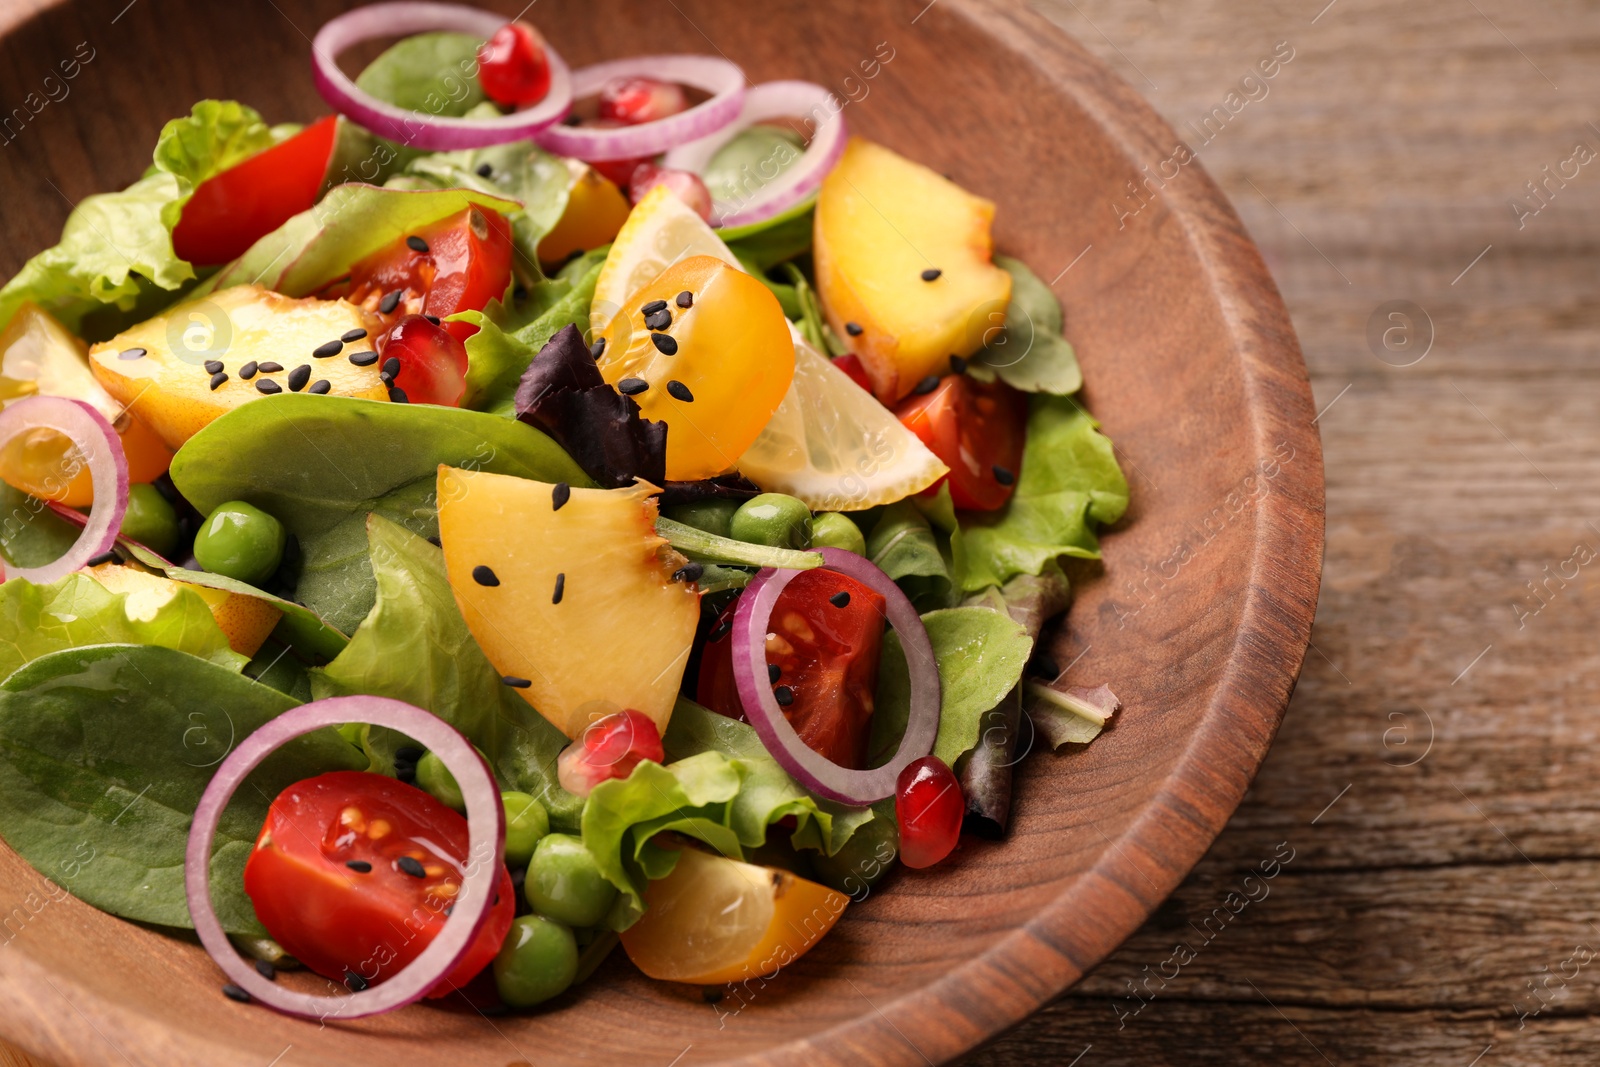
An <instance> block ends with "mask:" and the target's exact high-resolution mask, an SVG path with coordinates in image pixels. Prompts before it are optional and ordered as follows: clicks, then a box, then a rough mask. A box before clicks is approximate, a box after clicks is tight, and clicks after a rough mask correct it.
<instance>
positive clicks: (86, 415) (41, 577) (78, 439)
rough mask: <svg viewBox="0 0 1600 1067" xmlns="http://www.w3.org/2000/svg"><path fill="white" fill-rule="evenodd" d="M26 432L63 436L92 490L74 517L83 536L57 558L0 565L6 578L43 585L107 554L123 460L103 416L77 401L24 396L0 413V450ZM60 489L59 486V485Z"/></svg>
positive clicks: (124, 474)
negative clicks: (86, 508) (84, 510)
mask: <svg viewBox="0 0 1600 1067" xmlns="http://www.w3.org/2000/svg"><path fill="white" fill-rule="evenodd" d="M30 430H54V431H56V432H57V433H59V434H62V435H63V436H65V437H67V438H68V439H69V440H70V441H71V442H72V443H73V445H74V446H75V447H76V448H77V450H78V454H79V455H81V456H82V457H83V462H84V465H85V466H86V467H88V469H89V479H90V485H91V486H92V487H93V489H94V505H95V506H94V509H93V510H92V511H91V512H90V514H89V517H88V518H87V519H85V518H84V517H83V516H82V515H81V514H78V513H76V512H75V513H74V514H77V518H78V523H79V525H81V526H82V527H83V532H82V533H81V534H79V535H78V539H77V540H76V541H74V542H72V547H71V548H69V549H67V550H66V551H65V552H63V553H62V554H61V558H59V559H57V560H55V561H54V562H52V563H46V564H45V565H44V566H42V567H18V566H15V565H6V566H0V575H3V576H4V577H6V578H26V579H28V581H30V582H36V583H38V584H39V585H47V584H49V583H50V582H53V581H55V580H56V579H57V578H60V577H62V576H63V575H66V574H71V573H72V572H73V571H75V570H78V569H79V568H81V567H83V566H84V564H86V563H88V562H89V561H90V560H92V559H94V558H95V557H96V556H99V555H103V554H104V553H106V552H109V551H110V550H111V546H112V545H114V544H116V543H117V531H118V530H120V529H122V517H123V516H124V515H125V514H127V511H128V459H127V457H126V456H125V455H123V452H122V438H120V437H118V436H117V431H116V429H115V428H113V427H112V425H111V423H109V422H107V421H106V417H105V416H104V415H102V414H100V413H99V412H98V411H96V410H95V409H94V408H93V407H91V406H90V405H88V404H85V403H84V402H83V401H81V400H70V399H68V398H67V397H64V396H30V397H28V398H27V399H25V400H18V401H15V402H13V403H11V404H9V405H8V406H7V407H6V409H5V410H4V411H0V447H4V445H5V444H6V442H8V441H10V440H11V439H12V438H13V437H16V436H18V435H20V434H25V433H27V432H29V431H30ZM63 488H65V487H63Z"/></svg>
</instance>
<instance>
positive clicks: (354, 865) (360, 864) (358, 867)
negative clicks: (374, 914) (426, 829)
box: [344, 752, 422, 874]
mask: <svg viewBox="0 0 1600 1067" xmlns="http://www.w3.org/2000/svg"><path fill="white" fill-rule="evenodd" d="M417 758H418V759H421V758H422V757H420V756H419V757H417ZM394 759H395V762H396V763H399V762H400V753H398V752H396V753H395V754H394ZM411 762H412V763H415V762H416V760H412V761H411ZM344 865H345V866H346V867H349V868H350V869H351V870H352V871H355V872H356V873H357V874H366V873H367V872H368V871H371V870H372V864H370V863H368V862H367V861H366V860H345V861H344Z"/></svg>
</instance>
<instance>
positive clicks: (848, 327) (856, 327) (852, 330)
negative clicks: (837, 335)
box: [844, 322, 865, 337]
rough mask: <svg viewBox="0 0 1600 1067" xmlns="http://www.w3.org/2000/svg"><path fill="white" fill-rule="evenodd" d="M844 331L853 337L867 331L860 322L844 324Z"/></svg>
mask: <svg viewBox="0 0 1600 1067" xmlns="http://www.w3.org/2000/svg"><path fill="white" fill-rule="evenodd" d="M844 332H845V333H847V334H849V335H850V336H851V337H860V336H861V335H862V333H864V332H865V331H863V330H862V329H861V324H860V323H859V322H847V323H845V324H844Z"/></svg>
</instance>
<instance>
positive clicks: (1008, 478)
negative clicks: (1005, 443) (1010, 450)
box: [993, 463, 1017, 485]
mask: <svg viewBox="0 0 1600 1067" xmlns="http://www.w3.org/2000/svg"><path fill="white" fill-rule="evenodd" d="M993 470H994V480H995V481H997V482H999V483H1000V484H1001V485H1010V484H1011V483H1013V482H1015V481H1016V480H1017V476H1016V475H1015V474H1012V473H1011V470H1010V468H1008V467H1002V466H1000V464H998V463H996V464H995V465H994V468H993Z"/></svg>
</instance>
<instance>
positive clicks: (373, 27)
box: [311, 0, 572, 151]
mask: <svg viewBox="0 0 1600 1067" xmlns="http://www.w3.org/2000/svg"><path fill="white" fill-rule="evenodd" d="M505 24H506V18H505V16H504V15H497V14H495V13H494V12H492V11H481V10H479V9H478V8H473V7H462V6H460V5H457V4H432V3H424V2H421V0H401V2H398V3H389V4H369V5H367V6H366V7H358V8H356V9H355V10H353V11H347V12H346V13H344V14H343V15H340V16H339V17H338V18H335V19H332V20H330V21H329V22H327V23H326V24H324V25H323V27H322V29H320V30H318V31H317V36H316V38H315V39H313V40H312V42H311V69H312V77H313V79H314V80H315V82H316V86H317V92H319V93H321V94H322V99H324V100H326V101H327V102H328V106H329V107H331V108H333V109H334V110H335V111H337V112H339V113H340V114H343V115H346V116H348V117H349V118H350V119H352V120H354V121H355V122H356V123H358V124H360V125H362V126H365V127H366V128H367V129H369V130H371V131H372V132H373V133H375V134H377V135H378V136H379V137H386V138H388V139H389V140H391V141H397V142H399V143H400V144H402V145H407V146H410V147H412V148H426V149H430V150H433V151H450V150H453V149H458V148H482V147H484V146H485V145H495V144H506V143H508V142H510V141H525V140H528V139H529V138H531V137H533V136H534V135H535V134H537V133H538V132H539V131H540V130H542V129H544V128H545V127H546V126H549V125H550V124H551V123H553V122H556V121H557V120H559V119H560V118H561V117H562V116H564V115H565V114H566V113H567V110H568V109H569V108H570V107H571V106H572V75H571V73H570V72H568V70H567V65H566V63H565V62H563V61H562V59H561V57H560V56H559V55H557V54H556V52H555V51H554V50H553V49H551V48H550V47H549V46H548V45H547V46H546V48H545V55H546V56H547V57H548V58H549V61H550V91H549V92H548V93H546V94H545V98H544V99H543V100H541V101H540V102H539V103H537V104H535V105H534V106H533V107H531V108H526V109H524V110H522V111H515V112H512V113H511V114H509V115H504V116H502V117H500V118H497V119H458V118H452V117H449V116H444V115H425V114H423V113H422V112H421V111H415V110H408V109H406V108H403V107H397V106H395V105H394V104H391V103H389V102H387V101H384V100H379V99H378V98H377V97H375V96H373V95H371V94H370V93H368V92H366V91H364V90H363V89H361V88H360V87H358V86H357V85H356V83H355V82H353V81H351V80H350V78H349V76H348V75H346V74H345V73H344V71H342V70H340V69H339V64H338V62H337V60H338V58H339V54H340V53H341V52H344V51H346V50H347V49H349V48H350V47H351V46H353V45H357V44H360V43H361V42H362V41H368V40H371V39H373V38H375V37H405V36H408V35H410V34H414V33H429V32H433V31H435V30H453V31H456V32H460V33H471V34H476V35H478V36H479V37H482V38H484V39H485V40H488V39H489V38H490V37H492V36H494V32H495V31H496V30H498V29H499V28H500V27H502V26H504V25H505Z"/></svg>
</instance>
